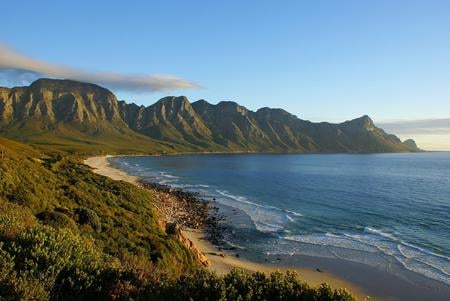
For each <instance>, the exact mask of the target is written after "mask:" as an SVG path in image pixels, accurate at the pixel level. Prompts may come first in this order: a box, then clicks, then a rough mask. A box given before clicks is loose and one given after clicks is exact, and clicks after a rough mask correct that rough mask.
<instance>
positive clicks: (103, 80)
mask: <svg viewBox="0 0 450 301" xmlns="http://www.w3.org/2000/svg"><path fill="white" fill-rule="evenodd" d="M0 72H1V73H3V75H2V76H1V77H0V79H4V80H5V81H6V82H8V83H19V84H29V83H30V81H33V80H34V79H37V78H39V77H52V78H62V79H72V80H78V81H83V82H91V83H96V84H100V85H104V86H107V87H109V88H111V89H117V90H125V91H134V92H157V91H171V90H177V89H195V88H200V86H199V85H198V84H196V83H193V82H190V81H187V80H184V79H180V78H178V77H175V76H171V75H125V74H120V73H114V72H93V71H88V70H80V69H77V68H72V67H68V66H63V65H56V64H51V63H47V62H44V61H41V60H37V59H34V58H31V57H28V56H26V55H23V54H20V53H18V52H16V51H14V50H13V49H11V48H9V47H8V46H7V45H5V44H1V43H0ZM30 79H31V80H30Z"/></svg>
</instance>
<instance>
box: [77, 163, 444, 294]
mask: <svg viewBox="0 0 450 301" xmlns="http://www.w3.org/2000/svg"><path fill="white" fill-rule="evenodd" d="M107 159H108V156H97V157H91V158H89V159H87V160H85V162H84V163H85V164H86V165H89V166H90V167H92V168H93V169H94V172H96V173H98V174H101V175H104V176H107V177H110V178H112V179H114V180H123V181H127V182H130V183H132V184H135V185H139V186H141V187H142V185H140V184H139V181H138V180H139V179H138V178H137V177H133V176H130V175H128V174H126V173H125V172H123V171H121V170H118V169H116V168H113V167H111V166H110V165H109V163H108V160H107ZM160 197H161V196H158V198H160ZM182 233H183V236H184V237H185V238H187V239H188V240H190V241H191V242H192V243H193V245H194V246H195V248H196V249H197V250H199V251H201V252H202V253H203V254H204V255H205V256H206V257H207V258H208V261H209V263H210V267H209V268H210V269H211V270H213V271H215V272H217V273H219V274H224V273H227V272H228V271H230V270H231V269H233V268H241V269H244V270H247V271H250V272H255V271H260V272H267V273H270V272H274V271H286V270H291V271H296V272H297V273H298V274H299V275H300V278H301V279H302V280H304V281H306V282H307V283H309V284H311V285H319V284H321V283H328V284H329V285H330V286H332V287H333V288H345V289H347V290H348V291H349V292H351V293H352V294H353V295H354V296H355V297H356V298H357V300H364V298H365V297H366V296H370V298H371V300H385V301H387V300H389V301H394V300H445V292H444V293H443V292H440V291H429V290H424V289H423V288H422V287H418V286H417V285H414V284H412V283H409V282H407V281H405V280H402V279H400V278H399V277H396V276H394V275H390V274H388V273H386V272H383V271H380V270H378V269H375V268H373V267H369V266H366V265H363V264H356V263H352V262H347V261H343V260H341V261H339V260H334V259H326V258H318V257H304V258H302V261H301V262H302V265H301V266H299V264H298V263H295V264H291V263H289V262H288V261H284V260H283V261H282V262H270V261H269V262H261V263H260V262H254V261H250V260H248V259H244V258H242V257H244V256H239V258H238V257H236V253H233V252H231V251H223V250H221V249H219V248H218V247H217V246H215V245H213V244H212V243H210V242H209V241H208V240H207V239H206V238H205V233H203V231H201V230H197V229H195V230H192V229H183V231H182ZM303 263H304V264H303ZM319 268H320V269H319Z"/></svg>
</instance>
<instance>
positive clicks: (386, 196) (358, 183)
mask: <svg viewBox="0 0 450 301" xmlns="http://www.w3.org/2000/svg"><path fill="white" fill-rule="evenodd" d="M110 162H111V164H112V165H113V166H116V167H119V168H120V169H122V170H124V171H126V172H128V173H130V174H132V175H136V176H140V177H142V178H143V179H144V180H147V181H152V182H158V183H161V184H169V185H172V186H175V187H179V188H184V189H187V190H190V191H196V192H199V193H200V194H201V195H202V196H203V197H204V198H206V199H211V200H212V199H213V198H214V199H216V202H217V203H219V204H221V205H223V206H222V212H225V213H226V214H227V216H228V218H227V220H226V221H225V223H228V225H229V226H230V227H231V228H232V232H231V233H230V234H229V235H227V237H226V239H227V240H228V242H229V243H231V244H233V245H235V246H238V247H241V248H245V249H246V250H250V251H252V252H256V253H258V254H265V255H269V256H270V255H290V256H295V255H312V256H318V257H327V258H339V259H344V260H349V261H354V262H359V263H364V264H367V265H371V266H374V267H377V268H379V269H381V270H385V271H388V272H390V273H393V274H398V275H403V276H404V275H407V274H408V273H404V271H405V269H406V270H409V271H411V272H413V273H409V274H417V275H421V276H425V277H427V278H428V279H433V280H435V281H437V282H438V283H441V284H442V285H444V286H450V153H418V154H376V155H305V154H296V155H253V154H251V155H248V154H245V155H182V156H163V157H124V158H112V159H110ZM230 207H231V208H237V209H238V210H237V211H233V210H229V209H226V208H230ZM411 280H414V279H411ZM433 282H434V281H433Z"/></svg>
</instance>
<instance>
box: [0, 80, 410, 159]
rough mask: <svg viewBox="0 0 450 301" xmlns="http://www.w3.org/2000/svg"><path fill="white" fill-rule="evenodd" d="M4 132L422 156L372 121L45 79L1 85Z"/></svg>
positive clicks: (125, 147)
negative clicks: (333, 119) (148, 101)
mask: <svg viewBox="0 0 450 301" xmlns="http://www.w3.org/2000/svg"><path fill="white" fill-rule="evenodd" d="M0 135H3V136H6V137H9V138H12V139H16V140H20V141H25V142H29V143H33V144H38V145H40V146H43V147H46V146H48V147H57V148H61V149H65V150H70V151H78V152H79V151H80V150H86V151H105V152H122V153H123V152H133V153H138V152H142V153H163V152H206V151H217V152H232V151H233V152H303V153H379V152H411V151H418V150H419V149H418V148H417V146H416V144H415V142H414V141H413V140H411V139H409V140H407V141H405V142H402V141H401V140H400V139H399V138H397V137H396V136H394V135H390V134H387V133H385V132H384V131H383V130H382V129H380V128H378V127H376V126H375V124H374V123H373V121H372V120H371V119H370V118H369V117H368V116H362V117H360V118H356V119H353V120H350V121H346V122H343V123H339V124H333V123H327V122H320V123H314V122H310V121H306V120H302V119H299V118H297V117H296V116H295V115H292V114H290V113H288V112H286V111H285V110H282V109H271V108H261V109H259V110H257V111H255V112H254V111H251V110H248V109H246V108H245V107H243V106H241V105H239V104H237V103H235V102H231V101H222V102H219V103H218V104H216V105H214V104H211V103H208V102H207V101H205V100H198V101H196V102H193V103H191V102H189V100H188V99H187V98H186V97H184V96H180V97H174V96H168V97H164V98H162V99H160V100H159V101H157V102H156V103H155V104H153V105H150V106H147V107H146V106H138V105H136V104H134V103H127V102H125V101H118V100H117V98H116V96H115V95H114V94H113V93H112V92H111V91H109V90H107V89H105V88H103V87H100V86H98V85H95V84H89V83H82V82H76V81H72V80H56V79H39V80H37V81H35V82H33V83H32V84H31V85H30V86H24V87H14V88H0Z"/></svg>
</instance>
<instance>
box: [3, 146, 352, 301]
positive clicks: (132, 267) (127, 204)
mask: <svg viewBox="0 0 450 301" xmlns="http://www.w3.org/2000/svg"><path fill="white" fill-rule="evenodd" d="M0 149H3V150H6V156H5V157H4V158H2V159H0V300H86V299H88V300H131V299H133V300H353V298H352V297H351V296H350V295H349V294H348V293H347V292H346V291H343V290H332V289H331V288H330V287H329V286H327V285H322V286H320V287H318V288H315V287H310V286H308V285H307V284H305V283H304V282H302V281H300V280H299V277H298V276H297V275H296V274H294V273H286V274H281V273H274V274H272V275H264V274H261V273H256V274H252V275H250V274H247V273H244V272H242V271H233V272H231V273H230V274H228V275H225V276H218V275H216V274H214V273H211V272H209V271H207V270H205V269H204V268H202V267H200V265H199V264H198V263H197V261H196V259H195V257H194V255H193V254H192V253H191V251H190V250H188V249H187V248H186V247H185V246H184V245H183V244H182V243H181V242H180V241H179V240H178V238H177V237H176V236H174V235H168V234H166V233H165V232H164V230H162V229H163V227H162V225H161V223H160V219H159V217H158V212H156V211H155V209H154V207H153V206H152V204H153V200H154V196H153V195H152V194H151V193H150V192H149V191H147V190H145V189H140V188H138V187H135V186H133V185H131V184H128V183H125V182H120V181H113V180H110V179H109V178H106V177H103V176H100V175H97V174H95V173H93V172H92V171H91V170H90V168H89V167H87V166H85V165H83V164H81V163H79V162H80V161H79V159H77V158H76V157H65V156H61V154H59V153H51V154H45V155H44V154H42V153H40V152H39V151H38V150H36V149H34V148H32V147H29V146H26V145H23V144H19V143H16V142H12V141H10V140H7V139H3V138H2V139H1V140H0Z"/></svg>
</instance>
